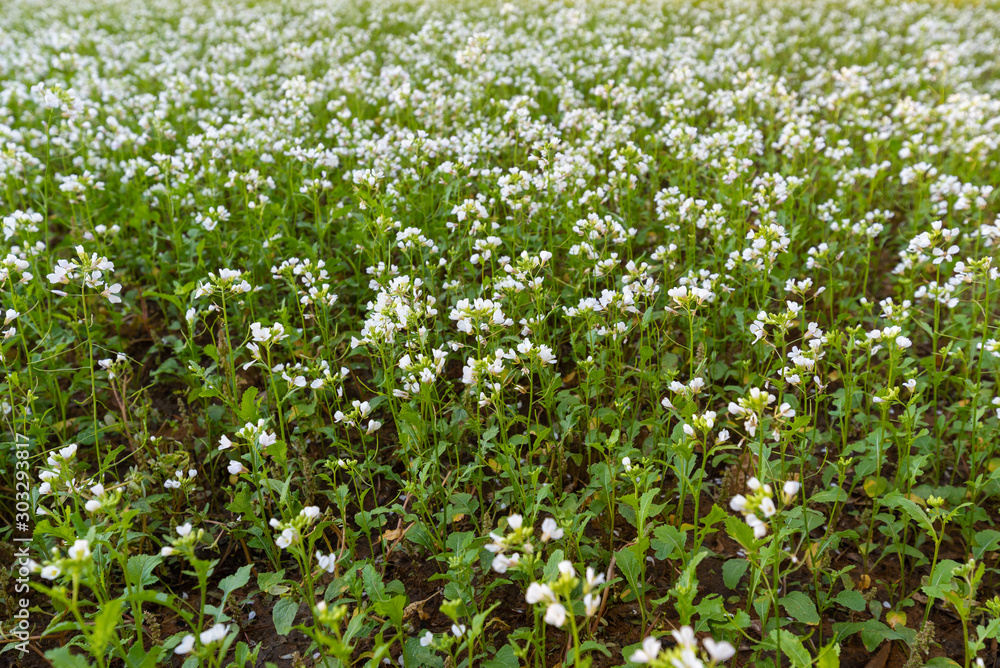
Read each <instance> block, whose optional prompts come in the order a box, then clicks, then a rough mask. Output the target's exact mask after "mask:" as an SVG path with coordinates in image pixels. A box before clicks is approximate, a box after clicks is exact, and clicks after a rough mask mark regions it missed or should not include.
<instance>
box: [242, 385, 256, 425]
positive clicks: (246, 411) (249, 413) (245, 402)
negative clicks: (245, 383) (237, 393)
mask: <svg viewBox="0 0 1000 668" xmlns="http://www.w3.org/2000/svg"><path fill="white" fill-rule="evenodd" d="M256 399H257V388H256V387H252V386H251V387H248V388H247V389H245V390H243V399H242V400H240V412H239V416H240V420H241V421H243V422H256V421H257V402H256Z"/></svg>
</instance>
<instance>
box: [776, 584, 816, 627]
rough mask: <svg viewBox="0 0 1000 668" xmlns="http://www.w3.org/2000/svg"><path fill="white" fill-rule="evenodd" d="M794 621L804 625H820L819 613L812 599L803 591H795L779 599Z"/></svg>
mask: <svg viewBox="0 0 1000 668" xmlns="http://www.w3.org/2000/svg"><path fill="white" fill-rule="evenodd" d="M779 602H780V603H781V605H782V607H784V608H785V612H787V613H788V614H789V615H790V616H791V617H792V619H794V620H795V621H798V622H802V623H803V624H819V612H817V611H816V604H815V603H814V602H813V600H812V599H811V598H809V597H808V596H807V595H806V594H804V593H803V592H801V591H793V592H791V593H790V594H788V595H787V596H783V597H781V598H780V599H779Z"/></svg>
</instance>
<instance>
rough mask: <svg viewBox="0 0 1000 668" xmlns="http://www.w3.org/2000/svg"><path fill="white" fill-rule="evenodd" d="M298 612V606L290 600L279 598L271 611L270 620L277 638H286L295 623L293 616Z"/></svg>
mask: <svg viewBox="0 0 1000 668" xmlns="http://www.w3.org/2000/svg"><path fill="white" fill-rule="evenodd" d="M298 611H299V604H298V603H296V602H295V601H293V600H292V599H290V598H279V599H278V602H277V603H275V604H274V609H273V610H272V611H271V619H273V620H274V630H275V631H276V632H277V634H278V635H279V636H286V635H288V632H289V631H291V630H292V624H294V623H295V615H296V614H297V613H298Z"/></svg>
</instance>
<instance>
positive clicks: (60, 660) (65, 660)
mask: <svg viewBox="0 0 1000 668" xmlns="http://www.w3.org/2000/svg"><path fill="white" fill-rule="evenodd" d="M45 658H46V659H48V660H49V661H51V662H52V665H53V666H59V668H90V666H91V663H90V661H88V660H87V659H86V657H84V656H83V655H81V654H73V653H72V652H71V651H69V647H60V648H59V649H50V650H49V651H47V652H46V653H45Z"/></svg>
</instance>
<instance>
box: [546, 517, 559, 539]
mask: <svg viewBox="0 0 1000 668" xmlns="http://www.w3.org/2000/svg"><path fill="white" fill-rule="evenodd" d="M562 537H563V530H562V529H561V528H560V527H559V525H558V524H556V521H555V520H554V519H552V518H551V517H546V518H545V519H544V520H542V542H543V543H547V542H549V541H550V540H559V539H560V538H562Z"/></svg>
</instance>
